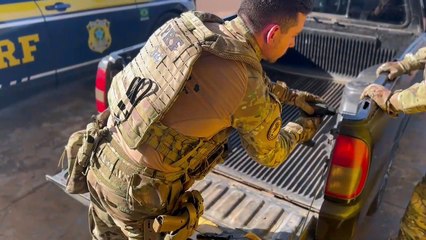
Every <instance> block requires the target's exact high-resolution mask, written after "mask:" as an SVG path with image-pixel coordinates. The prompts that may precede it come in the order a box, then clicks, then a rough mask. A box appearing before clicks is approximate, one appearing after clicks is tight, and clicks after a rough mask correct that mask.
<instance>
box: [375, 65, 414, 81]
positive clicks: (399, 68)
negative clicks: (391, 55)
mask: <svg viewBox="0 0 426 240" xmlns="http://www.w3.org/2000/svg"><path fill="white" fill-rule="evenodd" d="M386 73H387V74H388V78H389V80H395V78H397V77H399V76H401V75H403V74H406V73H408V69H407V68H406V67H405V66H404V65H403V64H402V63H401V62H387V63H384V64H382V65H381V66H380V67H378V68H377V70H376V75H377V77H379V75H380V74H386Z"/></svg>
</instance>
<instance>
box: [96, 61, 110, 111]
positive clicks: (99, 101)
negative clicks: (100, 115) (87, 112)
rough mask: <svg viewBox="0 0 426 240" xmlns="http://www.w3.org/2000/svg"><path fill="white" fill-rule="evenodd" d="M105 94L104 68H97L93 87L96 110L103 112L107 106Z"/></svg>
mask: <svg viewBox="0 0 426 240" xmlns="http://www.w3.org/2000/svg"><path fill="white" fill-rule="evenodd" d="M106 94H107V89H106V73H105V70H104V69H102V68H98V72H97V73H96V87H95V96H96V108H97V109H98V112H103V111H104V110H105V109H106V108H107V106H108V104H107V96H106Z"/></svg>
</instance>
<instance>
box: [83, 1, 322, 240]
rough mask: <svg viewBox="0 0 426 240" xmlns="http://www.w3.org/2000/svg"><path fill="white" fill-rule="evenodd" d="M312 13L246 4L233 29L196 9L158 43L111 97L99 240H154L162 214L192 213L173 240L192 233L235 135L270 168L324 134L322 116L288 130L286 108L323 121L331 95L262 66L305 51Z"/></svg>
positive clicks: (95, 166) (307, 6)
mask: <svg viewBox="0 0 426 240" xmlns="http://www.w3.org/2000/svg"><path fill="white" fill-rule="evenodd" d="M311 10H312V1H311V0H269V1H258V0H242V2H241V6H240V8H239V10H238V17H237V18H235V19H234V20H232V21H229V22H223V20H222V19H220V18H219V17H217V16H215V15H212V14H207V13H200V12H187V13H184V14H182V15H181V16H180V17H179V18H175V19H172V20H170V21H168V22H167V23H165V24H164V25H163V26H162V27H160V28H159V29H158V30H157V31H156V32H155V33H154V34H153V35H152V36H151V37H150V38H149V39H148V41H147V42H146V44H145V46H144V47H143V48H142V49H141V51H140V53H139V54H138V55H137V56H136V57H135V58H134V59H133V60H132V61H131V62H130V63H129V64H128V65H127V66H126V67H125V68H124V69H123V70H122V71H121V72H119V73H118V74H117V75H116V76H115V77H114V79H113V81H112V83H111V88H110V90H109V93H108V102H109V106H110V109H109V110H110V116H109V118H108V122H107V128H108V130H109V133H110V134H109V135H108V136H106V137H104V138H103V139H102V140H101V141H100V142H99V144H97V145H98V146H97V147H96V151H95V157H94V159H93V160H92V163H91V165H90V167H89V171H88V174H87V182H88V188H89V191H90V195H91V205H90V208H89V222H90V231H91V234H92V237H93V239H123V238H128V239H155V238H156V237H158V235H156V233H153V231H152V229H153V219H154V218H156V217H158V216H159V215H170V216H173V215H179V216H181V215H180V214H183V213H185V216H186V217H187V219H186V221H185V222H186V225H185V226H183V227H180V228H179V229H172V230H173V231H170V232H169V234H168V235H167V236H166V237H167V238H168V239H186V238H187V237H188V236H190V235H191V234H192V233H193V231H194V229H195V228H196V226H197V222H198V218H199V217H200V216H201V215H202V213H203V205H202V198H201V196H200V194H199V193H198V192H197V191H188V188H189V187H190V186H191V185H192V183H193V182H194V180H198V179H202V178H203V177H204V176H205V175H206V174H207V172H208V171H210V170H211V168H212V167H214V166H215V165H216V164H217V163H220V162H221V161H223V159H222V158H223V157H224V153H225V150H226V147H225V143H226V140H227V137H228V135H229V133H230V130H231V129H235V130H236V131H238V133H239V135H240V137H241V142H242V145H243V146H244V148H245V149H246V151H247V152H248V154H249V155H250V156H251V157H252V158H253V159H254V160H255V161H257V162H259V163H260V164H262V165H265V166H268V167H277V166H279V165H280V164H281V163H283V161H285V159H286V158H287V157H288V156H289V154H290V153H291V152H292V151H293V149H294V148H295V147H296V146H297V145H298V144H300V143H303V142H305V141H308V140H310V139H311V138H312V137H313V135H314V134H315V132H316V130H317V128H318V126H319V124H320V121H321V119H319V118H314V117H300V118H299V119H297V120H296V121H294V122H290V123H288V124H286V125H285V126H282V122H281V117H280V116H281V107H282V104H292V105H295V106H298V107H300V108H301V109H302V110H304V111H305V112H307V113H313V109H312V107H311V106H310V105H309V104H308V102H318V101H321V99H320V98H319V97H318V96H315V95H312V94H309V93H307V92H302V91H297V90H293V89H289V88H288V87H287V86H286V85H285V84H284V83H280V84H279V85H276V84H274V83H272V82H271V81H270V80H269V78H268V77H267V76H266V75H265V73H264V71H263V69H262V66H261V64H260V61H261V60H262V59H263V60H266V61H268V62H275V61H276V60H277V59H278V58H280V57H281V56H282V55H283V54H284V53H285V52H286V51H287V49H289V48H292V47H294V44H295V37H296V36H297V35H298V34H299V33H300V32H301V31H302V29H303V25H304V23H305V20H306V15H307V14H308V13H310V11H311ZM154 225H155V224H154ZM169 230H170V229H169ZM162 237H164V236H162Z"/></svg>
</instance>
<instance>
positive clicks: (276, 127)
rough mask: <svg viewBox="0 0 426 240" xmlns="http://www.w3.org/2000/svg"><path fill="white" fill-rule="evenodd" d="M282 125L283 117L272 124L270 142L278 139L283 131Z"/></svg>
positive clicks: (269, 135) (269, 131)
mask: <svg viewBox="0 0 426 240" xmlns="http://www.w3.org/2000/svg"><path fill="white" fill-rule="evenodd" d="M281 125H282V121H281V117H277V118H276V119H275V120H274V122H273V123H272V124H271V127H270V128H269V130H268V135H267V137H268V140H269V141H272V140H274V139H275V138H277V136H278V134H279V133H280V130H281Z"/></svg>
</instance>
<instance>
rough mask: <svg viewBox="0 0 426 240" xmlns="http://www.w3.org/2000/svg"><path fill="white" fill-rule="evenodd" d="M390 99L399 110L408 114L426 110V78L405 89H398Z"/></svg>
mask: <svg viewBox="0 0 426 240" xmlns="http://www.w3.org/2000/svg"><path fill="white" fill-rule="evenodd" d="M390 101H391V103H392V105H393V106H394V107H395V108H396V110H397V111H398V112H403V113H406V114H413V113H419V112H426V80H423V81H422V82H420V83H416V84H414V85H413V86H411V87H409V88H407V89H405V90H403V91H396V92H395V93H394V95H393V96H392V97H391V100H390Z"/></svg>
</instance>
